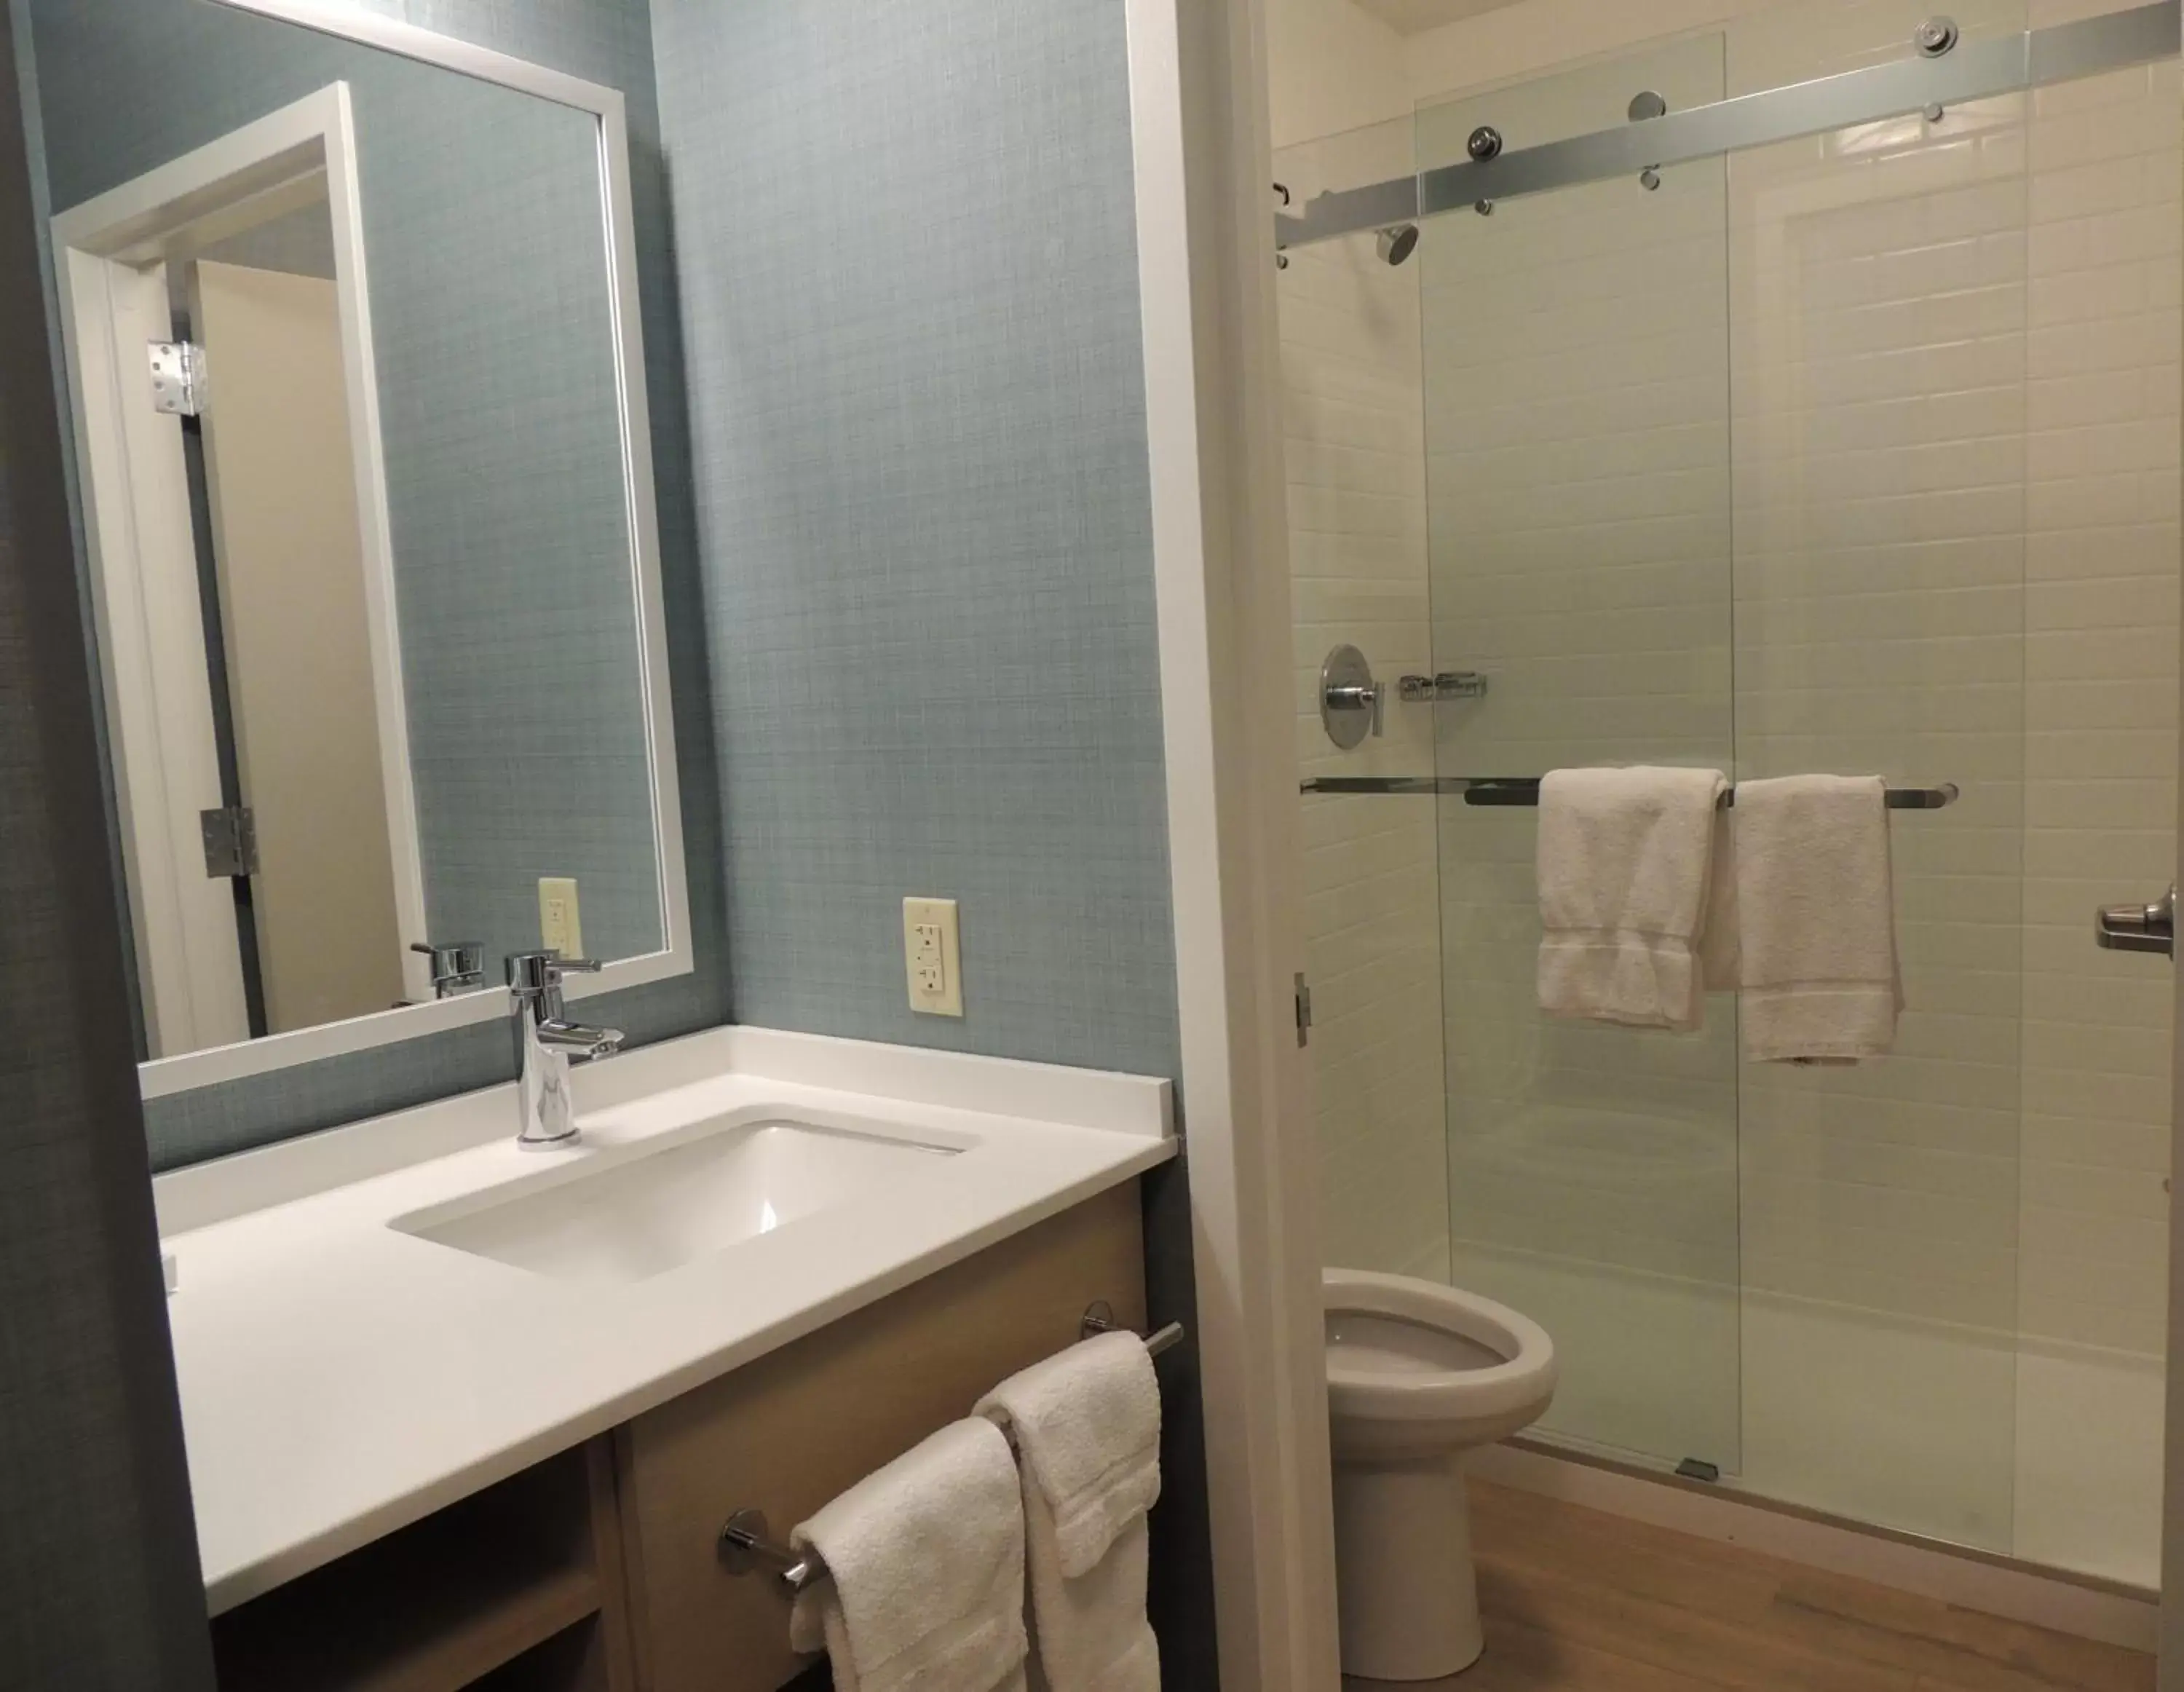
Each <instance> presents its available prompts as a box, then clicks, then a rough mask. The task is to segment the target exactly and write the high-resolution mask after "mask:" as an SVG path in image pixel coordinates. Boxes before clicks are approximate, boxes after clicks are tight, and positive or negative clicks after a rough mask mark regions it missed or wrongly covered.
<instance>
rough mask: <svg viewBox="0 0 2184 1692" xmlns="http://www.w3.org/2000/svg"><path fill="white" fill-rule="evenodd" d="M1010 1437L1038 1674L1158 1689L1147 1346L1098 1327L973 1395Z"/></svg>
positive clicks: (1058, 1691) (1156, 1456)
mask: <svg viewBox="0 0 2184 1692" xmlns="http://www.w3.org/2000/svg"><path fill="white" fill-rule="evenodd" d="M978 1410H979V1412H980V1414H982V1415H985V1416H993V1417H994V1418H995V1420H996V1421H1000V1422H1005V1423H1006V1425H1007V1426H1008V1427H1010V1428H1012V1429H1013V1430H1014V1432H1015V1434H1016V1444H1017V1451H1018V1453H1019V1454H1020V1455H1021V1458H1022V1466H1023V1510H1024V1521H1025V1538H1026V1542H1027V1544H1026V1550H1027V1553H1028V1557H1029V1560H1030V1564H1031V1606H1032V1627H1033V1630H1034V1633H1035V1634H1036V1635H1037V1637H1038V1641H1039V1650H1038V1656H1037V1666H1038V1669H1039V1683H1038V1684H1044V1685H1045V1686H1047V1687H1050V1688H1051V1689H1052V1692H1159V1687H1160V1650H1159V1647H1158V1645H1156V1642H1155V1640H1154V1638H1153V1630H1152V1626H1151V1622H1148V1621H1147V1620H1146V1618H1145V1550H1146V1526H1145V1512H1146V1511H1149V1510H1151V1508H1152V1506H1153V1504H1154V1501H1155V1500H1157V1499H1158V1498H1159V1496H1160V1383H1159V1382H1158V1381H1157V1380H1156V1378H1154V1375H1153V1366H1152V1359H1151V1357H1150V1356H1148V1355H1146V1352H1145V1343H1144V1342H1143V1341H1142V1340H1140V1339H1139V1338H1138V1337H1137V1335H1135V1334H1134V1333H1103V1334H1101V1335H1100V1336H1099V1338H1097V1339H1088V1340H1086V1341H1085V1342H1084V1344H1081V1345H1073V1346H1071V1347H1070V1348H1069V1350H1067V1351H1064V1352H1062V1353H1061V1354H1060V1355H1056V1356H1053V1357H1050V1358H1048V1359H1047V1360H1046V1361H1044V1362H1041V1363H1035V1364H1034V1365H1033V1366H1031V1367H1030V1368H1028V1369H1026V1370H1024V1371H1022V1372H1021V1373H1019V1374H1015V1375H1011V1377H1010V1378H1008V1379H1007V1380H1006V1381H1003V1382H1002V1383H1000V1385H999V1386H998V1387H995V1389H993V1391H991V1392H990V1393H989V1394H986V1396H985V1397H984V1398H983V1399H981V1400H979V1401H978Z"/></svg>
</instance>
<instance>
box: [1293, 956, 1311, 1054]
mask: <svg viewBox="0 0 2184 1692" xmlns="http://www.w3.org/2000/svg"><path fill="white" fill-rule="evenodd" d="M1296 1031H1297V1044H1299V1045H1301V1046H1308V1045H1310V1044H1312V985H1311V983H1310V982H1307V981H1306V980H1305V978H1304V971H1302V970H1299V971H1297V975H1296Z"/></svg>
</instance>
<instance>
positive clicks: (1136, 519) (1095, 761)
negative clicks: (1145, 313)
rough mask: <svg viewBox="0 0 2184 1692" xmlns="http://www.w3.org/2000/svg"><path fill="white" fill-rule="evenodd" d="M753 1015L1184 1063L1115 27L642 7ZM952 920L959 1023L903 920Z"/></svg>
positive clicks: (1082, 10)
mask: <svg viewBox="0 0 2184 1692" xmlns="http://www.w3.org/2000/svg"><path fill="white" fill-rule="evenodd" d="M654 33H655V47H656V50H657V57H658V64H659V74H660V109H661V114H662V124H663V129H664V133H665V135H666V143H667V159H668V167H669V180H670V184H671V192H672V197H673V213H674V230H675V249H676V264H677V276H678V277H679V280H680V285H681V288H682V310H683V321H684V326H685V337H686V343H687V350H688V359H689V389H690V397H691V428H692V436H693V440H694V448H695V457H696V462H697V466H698V469H697V478H696V492H697V509H698V525H699V529H698V534H699V548H700V554H701V557H702V559H703V564H704V570H705V596H706V615H707V626H708V634H709V637H710V649H711V654H712V686H713V708H714V717H715V722H716V736H717V738H718V742H719V746H720V756H721V794H722V799H723V803H724V805H725V812H724V818H725V821H724V829H725V837H726V842H725V843H726V854H727V855H726V858H725V860H724V865H723V870H724V873H725V877H726V882H727V908H728V917H729V941H730V945H729V949H730V954H731V955H732V956H733V958H734V960H735V968H734V977H733V999H734V1010H735V1013H736V1017H737V1020H738V1021H745V1022H755V1023H764V1024H767V1025H771V1026H774V1027H788V1028H799V1029H807V1030H813V1031H817V1032H827V1033H837V1034H846V1035H852V1036H856V1037H860V1038H871V1039H880V1040H891V1041H898V1042H903V1043H908V1044H924V1045H940V1046H949V1047H955V1048H959V1049H968V1050H973V1051H980V1052H989V1053H1000V1054H1004V1055H1008V1056H1011V1057H1018V1058H1028V1059H1039V1060H1051V1061H1056V1062H1062V1063H1072V1064H1084V1065H1089V1066H1099V1067H1106V1068H1116V1069H1128V1070H1137V1071H1145V1072H1149V1073H1152V1074H1158V1075H1173V1074H1174V1073H1175V1071H1176V1067H1177V1056H1176V1049H1177V1035H1176V1008H1175V984H1174V982H1175V971H1174V958H1173V935H1172V929H1171V924H1170V919H1169V899H1168V882H1167V855H1166V854H1167V827H1166V812H1165V796H1164V791H1163V773H1162V745H1161V714H1160V693H1159V682H1158V676H1157V671H1156V660H1157V654H1156V631H1155V622H1154V603H1153V576H1152V547H1151V528H1150V523H1151V520H1150V515H1149V503H1148V502H1149V493H1148V476H1147V465H1146V446H1145V417H1144V395H1143V391H1142V390H1143V362H1142V352H1141V343H1140V341H1139V313H1138V293H1137V260H1136V253H1135V244H1134V213H1133V198H1132V177H1131V157H1130V137H1129V104H1128V100H1129V93H1128V70H1127V60H1126V54H1125V42H1124V37H1123V8H1122V7H1121V5H1120V4H1118V3H1115V0H1067V3H1057V0H923V3H918V4H909V3H904V0H801V3H798V4H794V5H783V4H775V3H764V0H730V3H723V0H656V3H655V7H654ZM911 894H931V895H934V896H937V897H942V898H954V899H958V900H960V901H961V923H962V952H963V980H964V1004H965V1008H966V1011H967V1015H966V1016H965V1017H964V1019H963V1020H962V1021H950V1020H947V1019H942V1018H936V1017H930V1016H917V1015H915V1014H914V1013H912V1012H911V1010H910V1009H909V1008H908V1006H907V1005H906V1003H905V993H904V984H903V964H902V938H901V901H902V899H903V898H904V897H905V895H911Z"/></svg>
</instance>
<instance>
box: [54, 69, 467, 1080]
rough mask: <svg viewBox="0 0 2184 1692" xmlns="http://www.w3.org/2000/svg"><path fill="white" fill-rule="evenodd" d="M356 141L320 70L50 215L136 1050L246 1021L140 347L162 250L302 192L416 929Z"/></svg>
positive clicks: (199, 630)
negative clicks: (326, 283)
mask: <svg viewBox="0 0 2184 1692" xmlns="http://www.w3.org/2000/svg"><path fill="white" fill-rule="evenodd" d="M356 156H357V155H356V131H355V124H354V118H353V116H352V114H351V111H350V106H349V95H348V85H347V84H346V83H340V82H337V83H333V84H331V85H330V86H327V87H325V88H322V89H320V90H319V91H318V92H316V93H315V94H310V95H307V96H306V97H304V98H303V99H301V100H298V101H297V102H296V103H293V104H292V105H289V106H286V107H283V108H282V109H280V110H279V111H276V112H273V113H271V114H268V115H267V116H265V117H263V118H260V119H259V120H257V121H256V122H254V123H251V124H247V125H244V126H243V127H242V128H241V129H238V130H236V131H233V132H232V133H231V134H228V135H226V136H221V137H220V139H219V140H217V141H214V142H209V143H208V144H207V145H205V146H203V147H198V148H197V149H196V150H195V151H193V152H191V153H185V154H183V155H182V156H181V158H179V159H174V160H172V161H171V162H170V163H168V164H164V165H161V166H160V167H159V169H158V170H153V171H150V172H148V174H146V175H142V176H140V177H137V178H136V180H134V181H130V182H125V183H124V184H122V185H121V186H120V187H117V188H114V189H113V190H111V191H110V192H107V193H104V194H101V195H100V196H98V197H97V198H96V199H93V200H90V201H87V202H86V203H84V204H82V205H81V206H78V207H75V209H72V210H70V211H67V212H64V213H62V214H60V215H59V216H58V217H56V218H55V219H54V220H53V249H54V254H55V262H56V264H58V268H59V270H60V271H61V278H60V281H61V287H62V290H63V298H64V301H65V309H64V311H63V313H62V331H63V337H64V342H65V344H66V348H67V353H68V370H69V382H70V400H71V402H72V409H73V411H74V414H75V420H76V431H77V447H78V451H79V453H80V454H81V463H82V465H83V466H84V480H85V484H86V489H87V491H88V495H89V497H88V499H87V501H86V504H87V506H88V508H89V509H88V513H87V520H86V524H85V532H86V543H87V550H88V552H89V554H90V561H91V572H92V582H93V585H94V590H95V591H94V593H93V596H92V597H93V603H94V605H95V607H96V611H97V621H98V635H99V648H100V651H101V653H102V654H103V658H104V661H103V663H102V664H101V665H100V671H101V675H102V677H103V686H104V687H105V692H106V700H107V710H108V720H109V722H110V723H111V724H112V725H113V745H112V747H111V748H110V751H111V754H112V756H113V759H114V769H115V788H116V794H117V799H118V803H119V806H120V813H121V820H122V843H123V856H124V860H125V865H126V868H127V871H128V879H129V888H130V904H131V915H132V916H133V918H134V925H133V926H134V930H135V935H136V953H137V968H138V975H139V979H140V980H141V981H142V983H143V990H142V997H143V1005H144V1021H145V1032H146V1035H147V1038H148V1044H149V1046H150V1049H151V1052H152V1055H153V1057H155V1058H159V1057H173V1056H175V1055H181V1054H184V1053H191V1052H195V1051H198V1050H200V1049H203V1048H205V1047H208V1046H223V1045H227V1044H231V1043H233V1042H236V1041H239V1040H243V1039H247V1038H248V1027H246V1026H244V1024H243V1021H242V973H241V966H240V960H239V957H238V955H237V938H236V929H235V918H234V910H233V894H232V892H231V887H230V884H229V883H228V882H226V881H220V880H214V879H212V878H210V877H206V876H205V875H203V873H202V871H201V869H194V870H193V867H192V866H193V865H201V864H202V861H203V854H202V849H201V848H200V846H199V843H198V812H199V811H201V810H209V809H212V808H213V807H214V806H217V805H218V804H220V776H219V762H218V754H217V751H216V749H215V746H214V736H213V719H212V709H211V695H210V689H209V681H208V677H207V669H206V662H205V654H204V643H203V621H202V615H201V611H200V606H199V600H198V588H197V574H198V572H197V559H196V552H195V547H194V543H193V542H192V535H191V521H190V504H189V494H188V487H187V481H186V480H185V478H184V473H183V469H182V436H181V421H180V420H179V419H177V418H174V417H167V416H160V415H155V414H153V412H152V410H151V408H150V403H149V389H148V371H147V370H146V367H145V355H144V353H142V350H141V348H142V345H143V343H144V342H146V341H148V340H154V339H158V340H164V339H165V338H166V336H167V330H166V303H165V296H166V279H165V264H164V260H165V259H166V258H167V257H168V256H169V254H170V252H173V251H175V243H177V242H182V241H185V240H186V241H187V242H188V243H189V244H190V246H191V247H192V248H201V247H203V246H204V245H207V244H209V242H211V241H213V240H216V239H218V238H220V237H221V236H222V235H224V234H226V233H230V232H232V231H237V230H240V229H243V228H248V227H250V226H251V225H254V224H256V223H258V222H260V221H263V220H265V219H266V218H267V217H269V216H271V215H276V214H279V213H280V212H281V211H282V210H284V209H290V208H292V207H295V206H298V205H302V204H305V203H314V202H315V201H316V200H317V199H318V198H320V196H321V195H323V197H324V199H325V202H326V208H327V212H328V216H329V221H330V223H331V226H332V231H333V250H334V291H335V298H336V301H337V305H338V308H339V312H340V319H341V342H342V363H343V378H344V380H345V382H346V384H347V387H348V424H349V442H350V450H351V453H352V454H353V462H352V472H353V475H354V481H355V484H356V492H357V521H358V529H359V535H358V539H359V546H360V550H361V554H362V558H363V560H364V580H365V636H366V639H367V642H368V643H369V647H370V655H371V675H372V693H373V697H374V700H375V705H376V713H377V717H378V732H379V747H380V766H381V778H382V783H383V786H384V788H385V803H386V812H387V844H388V849H389V853H390V855H391V858H392V861H393V869H394V900H395V917H396V923H397V927H398V932H402V933H404V934H422V933H423V932H425V877H424V865H423V863H422V861H421V855H420V849H419V845H418V839H417V807H416V799H415V792H414V789H413V788H412V785H411V781H410V771H409V726H408V715H407V712H406V710H404V704H403V693H402V648H401V635H400V632H399V629H398V625H397V622H396V617H395V594H394V554H393V541H392V539H391V531H390V526H389V522H388V517H387V468H386V459H385V455H384V454H383V452H382V447H381V441H380V427H379V390H378V380H377V366H376V364H375V362H374V358H373V349H372V340H371V313H370V296H369V288H368V282H367V279H366V276H365V252H364V215H363V203H362V199H361V196H360V194H359V190H358V185H357V169H356ZM212 380H213V382H214V384H216V383H217V381H218V377H217V376H216V375H215V376H214V377H213V378H212ZM402 966H403V978H404V986H405V989H406V991H407V993H408V995H409V997H410V998H412V999H426V998H429V997H430V996H431V993H432V981H431V976H430V972H429V968H428V966H427V965H426V960H424V959H423V958H421V957H419V956H416V955H412V954H409V953H406V952H405V953H404V956H403V960H402Z"/></svg>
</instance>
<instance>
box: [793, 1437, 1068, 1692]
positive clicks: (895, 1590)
mask: <svg viewBox="0 0 2184 1692" xmlns="http://www.w3.org/2000/svg"><path fill="white" fill-rule="evenodd" d="M789 1543H790V1544H791V1545H794V1546H795V1547H796V1549H797V1550H812V1551H816V1552H817V1553H818V1554H819V1555H820V1556H822V1557H823V1558H825V1559H826V1562H827V1572H828V1574H829V1576H830V1577H831V1578H829V1579H827V1580H823V1581H821V1582H818V1583H816V1584H815V1585H812V1586H810V1587H807V1588H806V1589H805V1590H804V1591H802V1592H800V1593H799V1594H798V1595H797V1596H796V1603H795V1607H794V1609H793V1610H791V1611H790V1612H789V1622H788V1636H789V1642H790V1643H791V1644H792V1645H794V1646H795V1647H796V1649H797V1650H805V1651H811V1650H818V1649H819V1648H820V1647H821V1646H822V1645H824V1646H825V1647H826V1650H827V1659H828V1661H829V1662H830V1664H831V1665H832V1667H833V1673H834V1684H835V1686H836V1687H837V1688H838V1689H839V1692H907V1689H911V1688H915V1689H917V1692H995V1689H996V1688H1002V1689H1007V1692H1022V1689H1023V1687H1024V1685H1025V1679H1024V1661H1025V1658H1026V1656H1028V1654H1029V1651H1030V1639H1029V1638H1028V1635H1027V1634H1026V1633H1025V1631H1024V1623H1023V1600H1024V1530H1023V1506H1022V1503H1021V1502H1020V1501H1019V1499H1018V1496H1017V1468H1016V1461H1015V1459H1014V1457H1013V1456H1012V1455H1011V1453H1010V1451H1009V1443H1008V1440H1007V1439H1006V1438H1004V1437H1003V1435H1002V1433H1001V1432H1000V1429H999V1428H995V1426H994V1424H993V1423H992V1422H987V1421H983V1420H980V1419H978V1418H972V1419H970V1420H967V1421H963V1422H951V1423H950V1425H949V1426H947V1427H945V1428H942V1429H941V1430H940V1431H939V1433H935V1434H934V1435H933V1436H932V1438H930V1439H927V1440H925V1441H924V1442H923V1443H922V1444H919V1445H917V1446H915V1447H913V1448H912V1449H911V1450H908V1451H906V1452H905V1453H904V1454H903V1455H901V1456H900V1457H897V1458H896V1459H895V1460H894V1461H893V1462H891V1463H889V1465H888V1466H887V1467H885V1468H883V1469H880V1470H878V1471H877V1472H874V1473H872V1474H870V1475H867V1476H866V1477H865V1478H864V1479H862V1480H861V1481H859V1482H858V1483H856V1485H855V1486H853V1487H851V1488H850V1489H849V1490H848V1491H847V1492H845V1493H844V1494H842V1495H841V1496H840V1497H839V1498H837V1499H836V1500H833V1503H831V1504H829V1505H827V1506H825V1508H823V1509H822V1510H821V1511H819V1513H818V1514H817V1515H816V1516H814V1517H812V1518H811V1520H810V1521H809V1522H805V1523H804V1524H803V1525H802V1526H800V1527H799V1528H797V1529H796V1530H795V1532H794V1533H792V1534H791V1535H790V1536H789Z"/></svg>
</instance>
